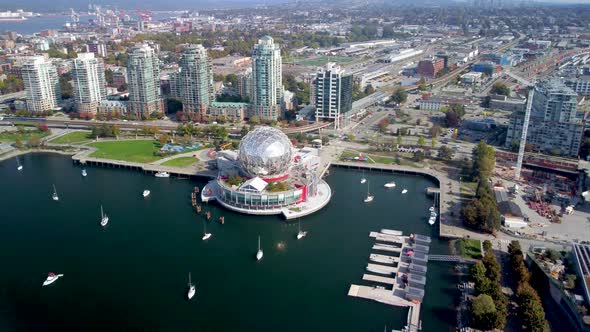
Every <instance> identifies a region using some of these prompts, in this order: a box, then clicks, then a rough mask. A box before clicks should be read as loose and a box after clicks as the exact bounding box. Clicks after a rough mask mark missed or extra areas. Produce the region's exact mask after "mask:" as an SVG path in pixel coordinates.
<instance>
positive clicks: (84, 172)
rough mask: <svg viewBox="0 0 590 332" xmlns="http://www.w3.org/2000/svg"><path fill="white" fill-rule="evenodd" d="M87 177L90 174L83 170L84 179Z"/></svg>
mask: <svg viewBox="0 0 590 332" xmlns="http://www.w3.org/2000/svg"><path fill="white" fill-rule="evenodd" d="M86 175H88V173H87V172H86V169H83V170H82V176H84V177H85V176H86Z"/></svg>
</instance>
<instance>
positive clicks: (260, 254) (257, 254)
mask: <svg viewBox="0 0 590 332" xmlns="http://www.w3.org/2000/svg"><path fill="white" fill-rule="evenodd" d="M263 255H264V253H263V252H262V249H261V248H260V235H259V236H258V252H257V253H256V260H257V261H259V260H261V259H262V256H263Z"/></svg>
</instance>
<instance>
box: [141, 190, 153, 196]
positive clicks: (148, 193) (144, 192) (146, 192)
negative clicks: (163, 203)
mask: <svg viewBox="0 0 590 332" xmlns="http://www.w3.org/2000/svg"><path fill="white" fill-rule="evenodd" d="M150 193H151V191H149V190H147V189H146V190H144V191H143V197H148V196H149V195H150Z"/></svg>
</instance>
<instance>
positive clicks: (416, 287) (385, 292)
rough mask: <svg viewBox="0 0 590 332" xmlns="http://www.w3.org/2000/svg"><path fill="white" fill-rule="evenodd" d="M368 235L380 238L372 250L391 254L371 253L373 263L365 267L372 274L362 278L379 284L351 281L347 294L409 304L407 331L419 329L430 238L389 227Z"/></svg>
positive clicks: (406, 305) (401, 305) (407, 305)
mask: <svg viewBox="0 0 590 332" xmlns="http://www.w3.org/2000/svg"><path fill="white" fill-rule="evenodd" d="M369 237H371V238H374V239H375V240H376V241H379V242H376V243H375V244H374V245H373V247H372V250H378V251H386V252H389V254H381V253H379V254H377V253H371V254H370V256H369V260H370V261H371V262H372V263H368V265H367V268H366V269H367V271H369V272H371V273H365V274H363V278H362V279H363V280H364V281H368V282H372V283H373V284H377V285H371V286H363V285H355V284H352V285H350V289H349V290H348V296H353V297H360V298H364V299H369V300H373V301H377V302H381V303H384V304H388V305H393V306H398V307H409V308H410V310H409V311H408V320H407V325H406V326H405V329H404V331H407V332H415V331H418V330H420V329H421V322H420V306H421V305H420V304H421V302H422V299H423V298H424V295H425V291H424V289H425V286H426V272H427V268H426V264H427V263H428V252H429V250H430V248H429V246H430V237H428V236H424V235H418V234H417V235H412V236H404V235H403V233H402V232H400V231H396V230H390V229H382V230H381V232H370V233H369ZM377 274H381V275H377ZM383 285H387V286H383Z"/></svg>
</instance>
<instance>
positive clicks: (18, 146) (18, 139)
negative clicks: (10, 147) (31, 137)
mask: <svg viewBox="0 0 590 332" xmlns="http://www.w3.org/2000/svg"><path fill="white" fill-rule="evenodd" d="M14 146H16V148H17V149H22V148H23V146H24V145H23V141H21V139H20V138H17V139H16V140H15V141H14Z"/></svg>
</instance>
